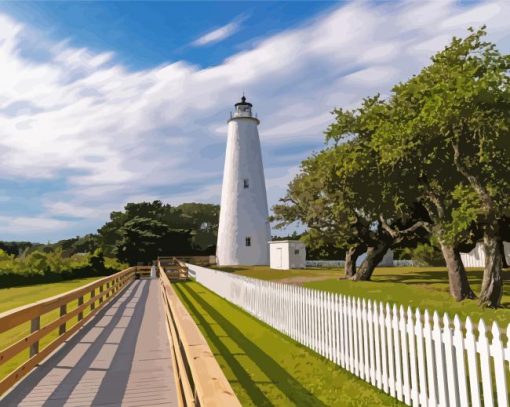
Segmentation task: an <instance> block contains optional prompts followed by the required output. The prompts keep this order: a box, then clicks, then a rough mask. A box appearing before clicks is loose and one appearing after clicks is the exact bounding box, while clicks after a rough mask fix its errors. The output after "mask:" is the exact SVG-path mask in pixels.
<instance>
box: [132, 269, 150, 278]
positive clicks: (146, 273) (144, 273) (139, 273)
mask: <svg viewBox="0 0 510 407" xmlns="http://www.w3.org/2000/svg"><path fill="white" fill-rule="evenodd" d="M134 269H135V276H136V277H150V275H151V269H152V267H151V266H134Z"/></svg>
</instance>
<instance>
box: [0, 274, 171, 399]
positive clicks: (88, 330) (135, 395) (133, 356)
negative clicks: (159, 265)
mask: <svg viewBox="0 0 510 407" xmlns="http://www.w3.org/2000/svg"><path fill="white" fill-rule="evenodd" d="M0 406H2V407H4V406H27V407H35V406H44V407H53V406H69V407H72V406H76V407H77V406H105V407H106V406H108V407H112V406H128V407H129V406H132V407H137V406H140V407H150V406H177V395H176V389H175V380H174V373H173V369H172V360H171V352H170V345H169V343H168V337H167V333H166V326H165V319H164V310H163V306H162V299H161V293H160V288H159V281H158V280H136V281H135V282H133V283H132V284H131V285H129V286H128V287H127V288H126V290H125V291H124V292H123V293H122V294H121V295H120V296H119V297H117V298H115V299H113V300H112V302H111V303H110V304H107V305H106V306H105V307H104V309H102V310H101V311H99V312H98V314H97V315H96V316H95V317H94V318H93V319H92V320H91V321H90V322H89V323H88V324H86V325H85V326H84V327H83V328H82V329H80V330H79V331H78V333H77V334H76V335H75V336H73V337H72V338H71V339H70V340H68V341H67V342H66V343H65V344H64V345H63V346H62V347H61V348H60V349H59V350H58V351H57V352H56V353H55V354H54V355H53V356H51V357H49V358H48V359H47V360H45V361H44V362H43V363H41V365H40V366H38V367H37V368H36V369H34V371H33V372H31V373H30V374H29V375H28V376H27V377H26V378H25V379H24V380H22V381H21V382H20V383H18V385H17V386H16V387H15V388H14V389H13V390H12V391H11V392H10V393H9V394H7V395H6V396H5V398H4V399H2V400H0Z"/></svg>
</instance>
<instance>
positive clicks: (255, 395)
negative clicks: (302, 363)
mask: <svg viewBox="0 0 510 407" xmlns="http://www.w3.org/2000/svg"><path fill="white" fill-rule="evenodd" d="M178 287H179V289H181V287H182V289H183V290H185V291H186V293H187V294H188V295H189V296H191V297H192V298H193V299H194V300H195V301H196V302H197V303H198V304H199V305H200V306H201V307H202V308H203V309H204V310H205V311H206V312H207V313H208V314H209V316H210V317H211V318H212V319H214V321H215V322H216V323H217V324H218V325H219V326H221V327H222V329H223V330H224V331H225V332H226V333H227V335H228V336H229V338H230V339H232V340H233V341H234V342H235V343H236V344H237V346H239V347H240V348H241V349H242V350H243V351H244V352H245V355H246V356H247V357H248V358H250V359H251V360H252V361H253V362H254V363H255V364H256V365H257V366H258V367H259V369H260V370H262V372H263V373H264V374H265V375H266V376H267V377H268V378H269V379H270V383H272V384H274V385H275V386H276V387H277V388H278V389H279V390H280V391H281V392H282V393H283V394H285V395H286V397H288V398H289V399H290V400H291V401H292V402H293V403H295V404H297V405H306V406H317V407H319V406H320V407H323V406H325V404H324V403H323V402H321V401H320V400H319V399H317V398H316V397H315V396H314V395H313V394H312V393H310V391H308V390H307V389H306V388H305V387H303V386H302V384H301V383H299V382H298V381H297V380H296V379H295V378H294V377H293V376H291V375H290V374H289V373H288V372H287V371H286V370H285V369H284V368H282V367H281V366H280V365H279V364H278V363H277V362H275V361H274V360H273V359H272V358H271V357H270V356H269V355H267V354H266V353H264V352H263V351H262V350H261V349H260V348H259V347H258V346H257V345H255V344H254V343H253V342H252V341H251V340H249V339H248V338H247V337H246V336H245V335H244V334H243V333H242V332H241V331H240V330H239V329H238V328H237V327H236V326H235V325H234V324H233V323H232V322H230V321H229V320H228V319H227V318H225V317H224V316H223V315H221V314H220V313H219V312H218V311H217V310H216V309H214V308H213V307H212V306H211V305H209V304H208V303H207V302H206V301H204V300H203V299H202V298H201V297H200V296H199V295H197V293H196V292H194V291H193V290H192V289H191V288H189V287H187V286H186V283H180V284H178ZM183 297H185V296H183ZM185 302H186V303H187V305H188V306H189V307H190V309H191V310H193V313H194V314H195V315H196V316H197V318H198V319H199V321H200V323H201V324H202V326H203V328H204V329H205V330H206V331H207V334H208V336H209V338H210V340H211V341H212V342H213V343H214V345H215V346H216V347H217V348H218V350H219V351H220V354H221V355H222V356H223V357H224V358H225V360H226V361H227V363H229V365H230V367H231V369H232V371H233V372H234V374H235V375H236V377H237V378H238V380H239V382H240V384H241V385H243V387H244V388H245V390H246V392H247V393H248V395H249V397H250V398H251V399H252V401H253V402H254V404H255V405H257V406H259V405H263V404H267V405H272V404H273V403H272V402H271V401H270V400H268V399H267V397H266V396H265V395H263V394H262V397H261V396H260V394H261V391H260V389H258V388H257V387H256V386H253V384H252V383H253V381H252V379H251V378H250V377H249V375H248V373H247V372H246V371H245V370H244V368H243V367H242V366H241V365H240V364H239V362H237V361H236V360H235V359H234V358H233V357H232V355H231V353H230V351H229V350H228V348H227V347H226V346H225V345H224V344H223V343H221V341H219V340H218V339H217V337H216V335H215V334H214V332H213V331H212V330H211V328H210V327H209V326H208V323H207V322H206V321H205V319H204V318H203V317H202V316H201V315H200V314H199V313H198V312H197V310H196V308H195V307H194V306H193V305H192V304H191V303H190V301H189V300H188V299H187V298H185ZM231 361H233V362H234V363H233V364H232V363H231ZM262 383H265V382H262ZM262 401H263V402H262Z"/></svg>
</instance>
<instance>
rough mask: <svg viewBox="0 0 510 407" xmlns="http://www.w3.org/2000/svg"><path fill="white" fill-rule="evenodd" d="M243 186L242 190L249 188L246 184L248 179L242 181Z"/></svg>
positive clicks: (248, 184)
mask: <svg viewBox="0 0 510 407" xmlns="http://www.w3.org/2000/svg"><path fill="white" fill-rule="evenodd" d="M243 185H244V189H246V188H249V187H250V183H249V182H248V178H245V179H244V180H243Z"/></svg>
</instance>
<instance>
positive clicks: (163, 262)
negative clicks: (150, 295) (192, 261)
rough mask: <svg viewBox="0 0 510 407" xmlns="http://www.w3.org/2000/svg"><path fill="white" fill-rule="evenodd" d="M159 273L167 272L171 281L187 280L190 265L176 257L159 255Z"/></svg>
mask: <svg viewBox="0 0 510 407" xmlns="http://www.w3.org/2000/svg"><path fill="white" fill-rule="evenodd" d="M157 267H158V271H159V273H160V274H161V273H163V274H166V276H167V277H168V278H169V280H170V281H185V280H187V279H188V266H187V265H186V263H184V262H183V261H181V260H180V259H177V258H175V257H158V260H157Z"/></svg>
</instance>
